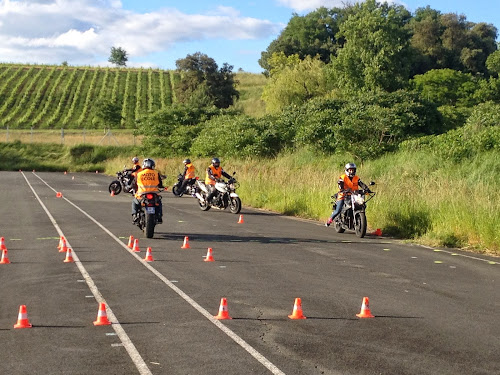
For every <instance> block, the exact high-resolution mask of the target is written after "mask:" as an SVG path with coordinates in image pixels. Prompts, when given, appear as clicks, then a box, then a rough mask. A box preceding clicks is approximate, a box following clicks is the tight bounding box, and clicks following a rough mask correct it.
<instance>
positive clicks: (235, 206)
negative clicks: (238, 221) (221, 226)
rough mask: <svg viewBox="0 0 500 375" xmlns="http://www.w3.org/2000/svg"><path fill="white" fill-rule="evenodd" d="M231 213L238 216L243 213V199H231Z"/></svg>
mask: <svg viewBox="0 0 500 375" xmlns="http://www.w3.org/2000/svg"><path fill="white" fill-rule="evenodd" d="M229 211H230V212H231V213H232V214H238V213H239V212H240V211H241V199H240V198H239V197H234V198H230V200H229Z"/></svg>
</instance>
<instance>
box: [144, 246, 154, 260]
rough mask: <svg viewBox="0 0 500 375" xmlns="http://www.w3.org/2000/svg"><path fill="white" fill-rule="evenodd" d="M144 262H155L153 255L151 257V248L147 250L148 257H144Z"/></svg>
mask: <svg viewBox="0 0 500 375" xmlns="http://www.w3.org/2000/svg"><path fill="white" fill-rule="evenodd" d="M144 260H145V261H146V262H152V261H153V255H151V248H150V247H148V248H147V249H146V256H145V257H144Z"/></svg>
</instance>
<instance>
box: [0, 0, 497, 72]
mask: <svg viewBox="0 0 500 375" xmlns="http://www.w3.org/2000/svg"><path fill="white" fill-rule="evenodd" d="M346 2H347V1H344V0H230V1H229V0H184V1H172V0H0V62H20V63H41V64H60V63H62V62H63V61H67V62H68V63H69V64H70V65H92V66H107V65H109V63H108V62H107V59H108V57H109V52H110V49H111V47H112V46H115V47H118V46H119V47H122V48H124V49H125V50H126V51H127V53H128V55H129V61H128V63H127V65H128V66H137V67H139V66H143V67H155V68H156V67H158V68H162V69H175V61H176V60H177V59H180V58H184V57H186V55H188V54H193V53H195V52H201V53H204V54H207V55H208V56H210V57H212V58H213V59H215V61H216V62H217V64H218V65H219V66H222V64H223V63H225V62H227V63H229V64H230V65H233V66H234V71H236V70H238V69H239V68H241V69H243V70H244V71H247V72H254V73H258V72H260V71H261V68H260V66H259V64H258V60H259V58H260V53H261V52H262V51H264V50H265V49H266V48H267V46H268V45H269V43H271V41H272V40H274V39H276V37H277V36H278V35H279V33H280V31H281V30H282V29H283V28H284V27H285V26H286V24H287V23H288V21H289V20H290V18H291V17H292V15H293V13H298V14H300V15H303V14H306V13H308V12H310V11H312V10H314V9H316V8H318V7H320V6H326V7H329V8H332V7H336V6H339V7H340V6H342V3H346ZM393 2H395V1H393ZM397 3H398V4H402V5H404V6H405V7H406V8H407V9H408V10H409V11H411V12H414V11H415V10H416V9H417V8H418V7H425V6H427V5H429V6H430V7H431V8H433V9H436V10H439V11H440V12H441V13H458V14H464V15H465V16H466V17H467V20H468V21H471V22H475V23H478V22H487V23H491V24H493V25H494V26H495V27H497V29H499V31H500V1H498V0H476V1H474V2H471V1H465V0H455V1H450V0H432V2H431V1H429V0H406V1H399V0H398V1H397ZM497 40H498V39H497Z"/></svg>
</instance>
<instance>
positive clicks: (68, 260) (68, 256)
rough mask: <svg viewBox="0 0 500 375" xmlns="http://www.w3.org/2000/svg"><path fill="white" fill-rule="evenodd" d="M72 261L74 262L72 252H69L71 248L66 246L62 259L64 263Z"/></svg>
mask: <svg viewBox="0 0 500 375" xmlns="http://www.w3.org/2000/svg"><path fill="white" fill-rule="evenodd" d="M72 262H74V259H73V254H72V253H71V248H70V247H68V250H67V251H66V259H64V263H72Z"/></svg>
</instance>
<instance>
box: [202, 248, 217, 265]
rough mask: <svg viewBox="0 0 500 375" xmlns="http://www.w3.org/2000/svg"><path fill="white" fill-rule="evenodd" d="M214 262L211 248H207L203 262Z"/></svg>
mask: <svg viewBox="0 0 500 375" xmlns="http://www.w3.org/2000/svg"><path fill="white" fill-rule="evenodd" d="M214 261H215V259H214V257H213V255H212V248H211V247H209V248H208V250H207V256H206V257H205V260H204V262H214Z"/></svg>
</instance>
